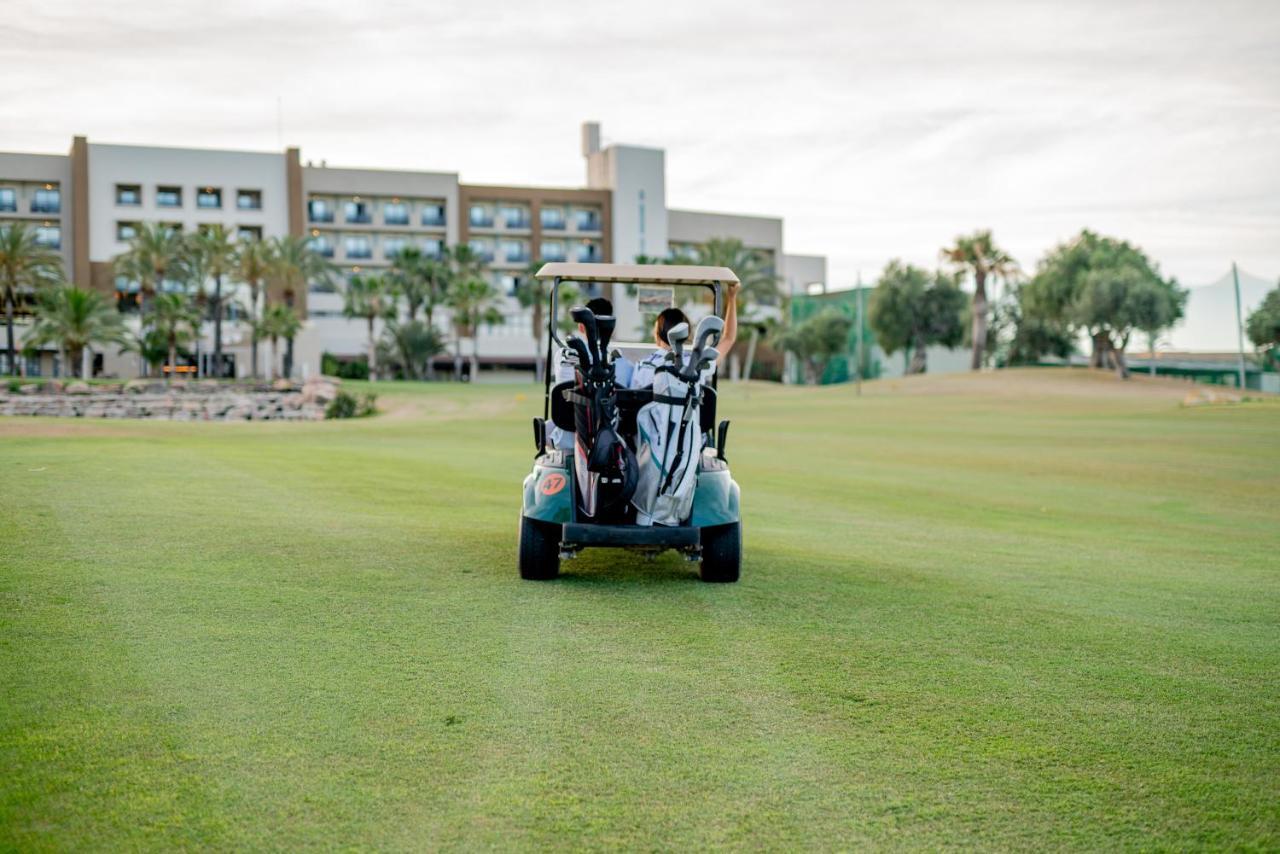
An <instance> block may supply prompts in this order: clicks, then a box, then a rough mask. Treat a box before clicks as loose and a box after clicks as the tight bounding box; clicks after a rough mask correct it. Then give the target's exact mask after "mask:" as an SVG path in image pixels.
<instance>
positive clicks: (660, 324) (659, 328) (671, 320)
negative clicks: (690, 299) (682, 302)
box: [654, 308, 689, 345]
mask: <svg viewBox="0 0 1280 854" xmlns="http://www.w3.org/2000/svg"><path fill="white" fill-rule="evenodd" d="M688 322H689V318H687V317H685V315H684V312H683V311H681V310H680V309H678V308H664V309H663V310H662V313H661V314H659V315H658V319H657V321H656V322H655V323H654V331H655V332H656V333H657V335H658V340H659V341H661V342H662V343H663V344H667V345H670V344H671V342H670V341H668V340H667V333H668V332H669V331H671V327H673V326H679V325H680V324H681V323H688Z"/></svg>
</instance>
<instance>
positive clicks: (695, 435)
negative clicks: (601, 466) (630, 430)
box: [631, 365, 703, 526]
mask: <svg viewBox="0 0 1280 854" xmlns="http://www.w3.org/2000/svg"><path fill="white" fill-rule="evenodd" d="M701 389H702V386H701V383H700V382H699V380H698V379H697V378H696V375H695V378H694V379H693V380H692V381H690V380H689V379H688V378H685V377H682V376H681V375H680V374H679V373H678V372H677V369H676V368H674V367H671V366H666V365H664V366H661V367H659V368H658V370H657V371H656V372H655V373H654V377H653V402H652V403H647V404H645V405H644V406H642V407H641V408H640V412H639V413H638V414H637V416H636V448H637V453H636V463H637V465H638V466H639V469H640V476H639V480H638V482H637V484H636V489H635V495H634V497H633V498H632V500H631V503H632V504H634V505H635V508H636V524H638V525H667V526H671V525H679V524H681V523H682V522H684V521H685V520H686V519H688V518H689V515H690V513H691V512H692V510H693V493H694V490H695V489H696V487H697V485H698V459H699V457H701V455H702V445H703V437H702V430H701V423H700V422H701V411H700V405H701V402H702V391H701Z"/></svg>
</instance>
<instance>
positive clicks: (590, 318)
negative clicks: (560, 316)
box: [569, 305, 600, 361]
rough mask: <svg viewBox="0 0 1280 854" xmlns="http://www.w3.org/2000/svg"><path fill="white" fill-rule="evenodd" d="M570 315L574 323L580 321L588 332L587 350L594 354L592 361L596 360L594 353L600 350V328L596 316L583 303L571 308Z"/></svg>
mask: <svg viewBox="0 0 1280 854" xmlns="http://www.w3.org/2000/svg"><path fill="white" fill-rule="evenodd" d="M569 316H570V317H572V318H573V322H574V323H579V324H581V325H582V328H583V329H584V330H586V333H587V350H588V352H589V353H591V354H592V357H593V358H592V361H595V358H594V355H595V354H596V353H599V352H600V345H599V341H600V330H599V329H598V328H597V327H596V316H595V313H594V312H592V311H591V309H589V308H587V307H586V306H582V305H575V306H574V307H573V308H571V309H569Z"/></svg>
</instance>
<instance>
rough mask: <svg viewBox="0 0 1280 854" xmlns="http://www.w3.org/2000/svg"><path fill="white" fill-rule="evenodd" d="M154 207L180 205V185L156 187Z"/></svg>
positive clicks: (178, 206) (177, 206)
mask: <svg viewBox="0 0 1280 854" xmlns="http://www.w3.org/2000/svg"><path fill="white" fill-rule="evenodd" d="M156 207H160V208H180V207H182V188H181V187H156Z"/></svg>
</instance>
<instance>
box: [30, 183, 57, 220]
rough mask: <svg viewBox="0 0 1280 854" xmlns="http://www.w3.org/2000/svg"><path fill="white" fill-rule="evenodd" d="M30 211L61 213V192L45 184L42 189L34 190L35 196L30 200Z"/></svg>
mask: <svg viewBox="0 0 1280 854" xmlns="http://www.w3.org/2000/svg"><path fill="white" fill-rule="evenodd" d="M31 212H32V213H61V212H62V193H61V191H59V190H56V189H53V188H51V187H49V186H48V185H46V186H45V187H44V188H43V189H40V190H36V195H35V198H33V199H32V200H31Z"/></svg>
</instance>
